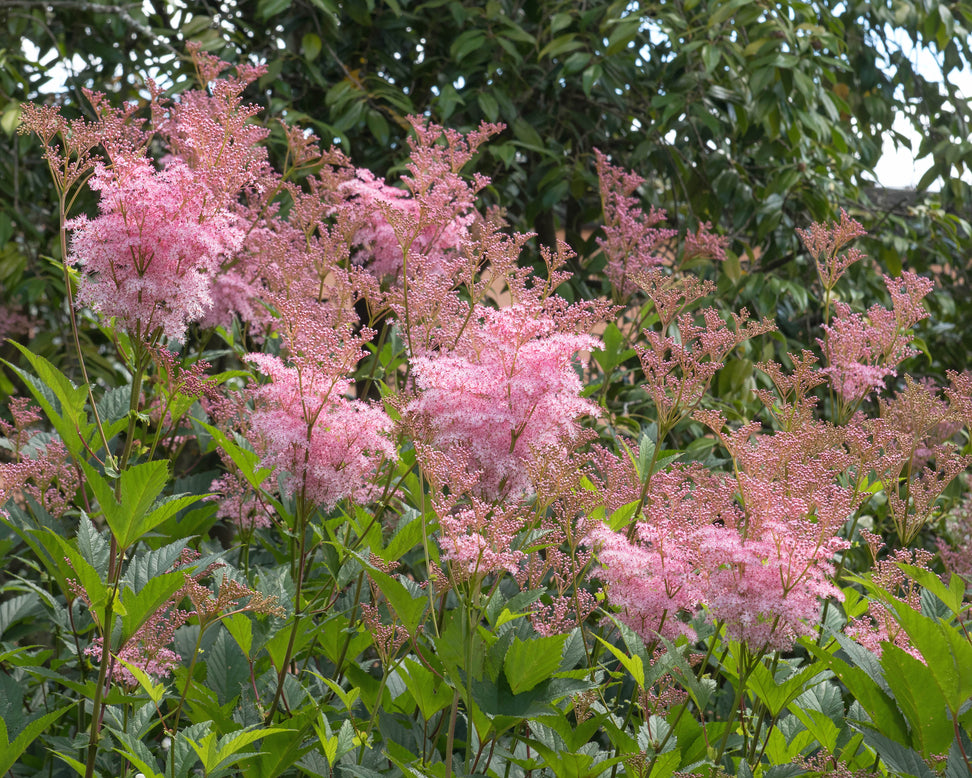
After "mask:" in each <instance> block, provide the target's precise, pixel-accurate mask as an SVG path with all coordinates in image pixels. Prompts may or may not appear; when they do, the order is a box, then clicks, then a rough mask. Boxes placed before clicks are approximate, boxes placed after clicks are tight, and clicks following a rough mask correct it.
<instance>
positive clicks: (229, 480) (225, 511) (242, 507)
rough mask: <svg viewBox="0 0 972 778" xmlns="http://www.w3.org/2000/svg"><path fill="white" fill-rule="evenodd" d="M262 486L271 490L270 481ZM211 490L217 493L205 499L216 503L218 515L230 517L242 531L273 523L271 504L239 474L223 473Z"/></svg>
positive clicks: (266, 489)
mask: <svg viewBox="0 0 972 778" xmlns="http://www.w3.org/2000/svg"><path fill="white" fill-rule="evenodd" d="M262 487H263V489H264V490H265V491H270V484H269V482H265V483H264V484H263V485H262ZM209 490H210V491H211V492H214V493H215V494H213V495H211V496H209V497H206V498H205V499H206V500H207V501H209V502H215V503H216V505H217V507H216V516H217V517H218V518H220V519H229V520H230V521H232V522H233V523H234V524H235V525H236V526H237V528H238V529H239V530H240V531H241V532H252V531H253V530H255V529H263V528H265V527H269V526H270V525H271V523H272V520H273V513H272V511H271V509H270V506H269V505H267V504H266V503H265V502H263V501H262V500H261V499H260V497H259V495H258V494H257V493H256V492H255V491H254V490H253V488H252V487H251V486H250V485H249V484H248V483H246V482H245V481H244V480H243V479H242V478H241V477H240V476H239V475H238V474H236V473H225V474H223V475H222V476H220V477H219V478H217V479H216V480H214V481H213V482H212V484H211V485H210V487H209Z"/></svg>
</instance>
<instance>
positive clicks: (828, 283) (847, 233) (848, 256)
mask: <svg viewBox="0 0 972 778" xmlns="http://www.w3.org/2000/svg"><path fill="white" fill-rule="evenodd" d="M797 235H799V236H800V239H801V240H802V241H803V245H804V246H806V248H807V251H809V252H810V255H811V256H812V257H813V261H814V264H815V265H816V267H817V277H818V278H819V279H820V283H821V284H822V285H823V288H824V289H825V290H826V291H828V292H829V291H830V290H832V289H833V288H834V287H835V286H836V285H837V282H838V281H839V280H840V277H841V276H842V275H843V274H844V273H845V272H846V271H847V268H849V267H850V266H851V265H853V264H854V263H855V262H858V261H860V260H861V259H863V258H864V254H862V253H861V252H860V251H859V250H858V249H853V248H852V249H849V250H848V251H847V252H845V253H843V254H841V253H840V252H841V249H843V248H844V246H846V245H847V244H848V243H850V242H851V241H852V240H854V239H855V238H860V237H862V236H864V235H867V232H866V231H865V230H864V227H863V226H862V225H861V223H860V222H858V221H857V220H855V219H852V218H851V217H850V216H848V215H847V211H845V210H844V209H843V208H841V209H840V221H839V222H837V223H835V224H830V225H828V224H817V223H814V224H812V225H810V228H809V229H806V230H801V229H797Z"/></svg>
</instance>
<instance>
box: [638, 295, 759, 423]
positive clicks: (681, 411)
mask: <svg viewBox="0 0 972 778" xmlns="http://www.w3.org/2000/svg"><path fill="white" fill-rule="evenodd" d="M747 319H748V312H747V311H745V310H744V311H743V312H742V314H733V323H734V326H733V327H732V328H730V327H728V326H727V324H726V322H725V321H724V320H723V319H722V317H721V316H720V315H719V312H718V311H717V310H716V309H715V308H705V309H703V311H702V323H701V324H696V323H695V318H694V317H693V316H691V315H690V314H682V315H681V316H679V317H678V318H677V323H678V333H677V335H672V336H669V335H666V334H664V333H659V332H655V331H653V330H646V331H645V333H644V334H645V339H646V340H647V341H648V343H647V345H638V346H637V351H638V356H639V357H640V359H641V366H642V370H643V371H644V373H645V377H646V378H647V379H648V383H647V384H645V385H644V388H645V389H646V391H647V392H648V394H649V395H650V396H651V398H652V400H653V402H654V404H655V409H656V412H657V414H658V425H659V427H660V428H662V429H665V430H670V429H672V428H673V427H674V426H675V425H676V424H677V423H678V422H679V421H680V420H681V419H682V418H683V417H684V416H686V415H687V414H688V413H691V411H692V410H694V408H695V407H697V406H698V404H699V402H700V401H701V400H702V397H703V396H704V395H705V393H706V391H708V388H709V384H710V383H711V381H712V378H713V376H715V374H716V373H717V372H718V370H719V369H720V368H721V367H722V366H723V360H725V358H726V357H727V356H728V355H729V353H730V352H731V351H732V350H733V349H734V348H735V347H736V346H738V345H739V344H740V343H743V342H744V341H746V340H748V339H749V338H752V337H755V336H757V335H761V334H764V333H766V332H771V331H772V330H774V329H775V325H774V324H773V323H772V322H771V321H770V320H769V319H764V320H763V321H761V322H750V321H747Z"/></svg>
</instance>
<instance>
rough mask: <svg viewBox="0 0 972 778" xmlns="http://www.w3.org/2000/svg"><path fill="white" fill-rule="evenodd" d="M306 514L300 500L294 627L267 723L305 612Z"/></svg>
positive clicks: (273, 710)
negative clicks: (303, 591) (302, 594)
mask: <svg viewBox="0 0 972 778" xmlns="http://www.w3.org/2000/svg"><path fill="white" fill-rule="evenodd" d="M305 514H306V507H305V505H304V500H303V498H300V499H299V500H298V501H297V525H298V532H299V533H300V539H299V541H298V552H297V556H298V559H297V580H296V582H295V586H294V626H293V627H291V630H290V639H289V640H288V641H287V651H286V652H285V653H284V659H283V662H281V663H280V670H279V671H278V672H277V690H276V692H274V695H273V702H272V703H271V704H270V710H269V711H267V715H266V716H265V717H264V720H265V721H266V722H267V723H270V722H271V721H272V720H273V716H274V714H275V713H276V712H277V707H278V706H279V705H280V700H281V698H282V695H283V686H284V679H285V678H286V677H287V667H288V665H289V664H290V660H291V658H292V656H293V653H294V645H295V644H296V643H297V630H298V629H299V628H300V621H301V617H302V616H303V612H304V609H303V606H302V604H301V593H302V589H303V586H304V574H305V572H306V569H307V559H306V551H307V516H306V515H305Z"/></svg>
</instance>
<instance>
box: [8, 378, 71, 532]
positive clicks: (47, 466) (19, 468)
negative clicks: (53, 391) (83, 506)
mask: <svg viewBox="0 0 972 778" xmlns="http://www.w3.org/2000/svg"><path fill="white" fill-rule="evenodd" d="M8 409H9V411H10V414H11V416H12V417H13V423H12V424H11V423H10V422H7V421H5V420H4V419H0V435H2V436H3V437H0V449H5V450H6V451H8V452H9V453H10V455H11V456H12V458H13V460H14V461H12V462H5V463H0V514H3V506H4V505H5V504H6V503H7V501H8V500H16V501H18V502H19V503H20V504H21V505H23V501H24V498H27V497H29V498H30V499H32V500H34V501H35V502H36V503H37V504H38V505H39V506H40V507H41V509H42V510H45V511H47V512H48V513H49V514H51V515H52V516H61V515H62V514H63V513H64V512H65V511H66V510H67V509H68V507H69V506H70V505H71V502H72V500H73V499H74V494H75V492H77V490H78V486H79V485H80V481H79V479H78V473H77V470H76V469H75V468H73V467H72V466H71V463H70V459H69V457H68V451H67V448H66V447H65V445H64V444H63V443H62V442H61V441H60V440H58V439H56V438H52V436H51V435H50V434H48V433H44V432H41V431H40V430H39V429H34V428H32V425H33V424H34V423H35V422H38V421H40V419H41V415H40V413H39V412H38V410H37V407H36V406H34V405H33V404H32V403H31V402H30V400H28V399H27V398H26V397H14V398H12V399H11V400H10V403H9V405H8Z"/></svg>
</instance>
